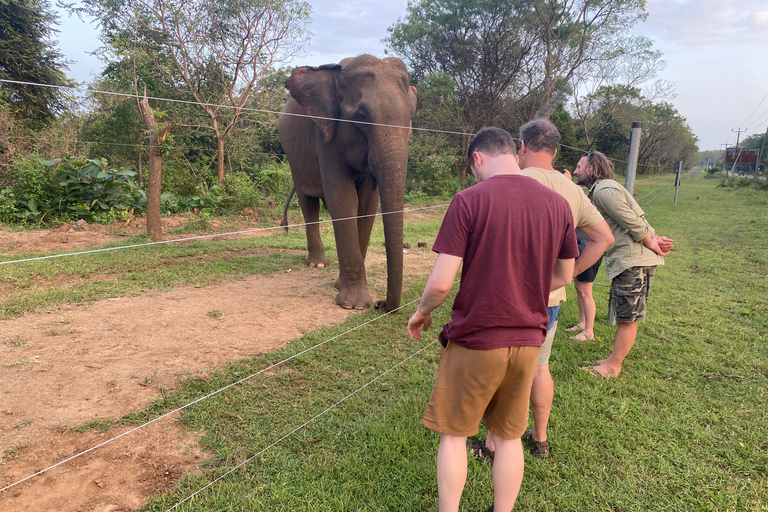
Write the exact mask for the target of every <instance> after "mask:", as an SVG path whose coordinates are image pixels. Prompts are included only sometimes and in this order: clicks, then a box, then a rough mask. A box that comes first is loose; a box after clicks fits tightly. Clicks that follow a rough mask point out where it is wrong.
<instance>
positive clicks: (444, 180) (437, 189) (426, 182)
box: [405, 154, 462, 196]
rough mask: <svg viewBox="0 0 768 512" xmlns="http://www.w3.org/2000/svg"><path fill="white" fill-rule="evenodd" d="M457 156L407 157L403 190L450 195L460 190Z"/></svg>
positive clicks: (429, 194)
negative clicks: (406, 170)
mask: <svg viewBox="0 0 768 512" xmlns="http://www.w3.org/2000/svg"><path fill="white" fill-rule="evenodd" d="M459 160H460V159H459V157H458V156H456V155H452V154H447V155H446V154H443V155H440V154H435V155H425V156H416V157H412V158H410V159H409V162H408V175H407V177H406V183H405V190H406V193H407V194H411V195H412V194H414V193H418V192H421V193H424V194H426V195H428V196H452V195H454V194H455V193H456V192H458V191H459V190H461V188H462V186H461V182H460V180H459V177H458V176H457V173H456V170H455V169H456V168H457V166H458V165H460V162H459Z"/></svg>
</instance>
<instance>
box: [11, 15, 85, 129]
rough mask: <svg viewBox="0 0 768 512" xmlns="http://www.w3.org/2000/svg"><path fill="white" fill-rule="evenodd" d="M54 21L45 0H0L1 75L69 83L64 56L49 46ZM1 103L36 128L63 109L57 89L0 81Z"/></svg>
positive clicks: (31, 80)
mask: <svg viewBox="0 0 768 512" xmlns="http://www.w3.org/2000/svg"><path fill="white" fill-rule="evenodd" d="M55 23H56V18H55V16H54V15H53V14H52V13H51V10H50V6H49V4H48V2H47V1H46V0H0V78H2V79H5V80H12V81H16V82H33V83H43V84H49V85H68V84H69V83H70V81H68V80H67V79H66V77H65V75H64V71H63V70H64V69H65V65H64V59H63V57H62V55H61V53H60V52H59V51H58V50H57V49H56V48H55V46H52V45H51V37H52V35H53V33H54V32H55V30H54V25H55ZM0 106H3V107H4V108H5V110H6V112H8V113H10V114H11V116H13V118H15V119H16V120H18V121H21V122H23V123H25V124H27V125H28V126H29V127H31V128H35V129H39V128H42V127H43V126H45V125H48V124H50V123H51V122H53V120H54V119H55V117H56V115H57V114H58V113H60V112H61V111H62V110H63V109H64V103H63V101H62V94H61V93H60V92H59V91H58V90H56V89H52V88H48V87H35V86H31V85H24V84H20V83H8V82H6V83H0Z"/></svg>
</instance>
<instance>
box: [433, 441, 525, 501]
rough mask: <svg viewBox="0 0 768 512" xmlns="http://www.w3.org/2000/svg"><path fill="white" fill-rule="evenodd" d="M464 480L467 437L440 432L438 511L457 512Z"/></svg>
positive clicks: (465, 475) (465, 474)
mask: <svg viewBox="0 0 768 512" xmlns="http://www.w3.org/2000/svg"><path fill="white" fill-rule="evenodd" d="M521 456H522V448H521ZM494 474H495V470H494ZM494 480H495V477H494ZM466 481H467V438H466V437H459V436H450V435H447V434H440V448H438V450H437V495H438V499H439V502H440V512H458V510H459V502H460V501H461V493H462V492H463V491H464V484H465V483H466ZM518 489H519V486H518Z"/></svg>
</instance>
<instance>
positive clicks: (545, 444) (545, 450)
mask: <svg viewBox="0 0 768 512" xmlns="http://www.w3.org/2000/svg"><path fill="white" fill-rule="evenodd" d="M523 441H525V442H526V443H528V444H529V445H530V447H531V452H532V453H533V456H534V457H536V458H537V459H548V458H549V441H534V440H533V430H532V429H528V430H526V431H525V433H524V434H523Z"/></svg>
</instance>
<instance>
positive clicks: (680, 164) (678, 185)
mask: <svg viewBox="0 0 768 512" xmlns="http://www.w3.org/2000/svg"><path fill="white" fill-rule="evenodd" d="M682 168H683V161H682V160H680V163H678V164H677V177H676V178H675V206H677V191H678V189H679V188H680V170H681V169H682Z"/></svg>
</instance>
